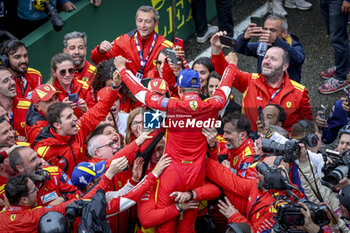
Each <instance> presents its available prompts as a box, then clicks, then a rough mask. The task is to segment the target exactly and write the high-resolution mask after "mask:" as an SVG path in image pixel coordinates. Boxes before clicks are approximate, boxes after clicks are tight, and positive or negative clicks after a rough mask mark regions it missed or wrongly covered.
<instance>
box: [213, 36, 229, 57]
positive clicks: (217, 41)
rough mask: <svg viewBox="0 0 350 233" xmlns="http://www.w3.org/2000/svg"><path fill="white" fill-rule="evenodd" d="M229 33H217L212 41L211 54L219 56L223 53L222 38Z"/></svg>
mask: <svg viewBox="0 0 350 233" xmlns="http://www.w3.org/2000/svg"><path fill="white" fill-rule="evenodd" d="M226 34H227V33H226V32H225V31H223V32H217V33H216V34H215V35H214V36H212V38H211V39H210V45H211V54H214V55H219V54H220V53H221V51H222V44H221V43H220V36H222V35H226Z"/></svg>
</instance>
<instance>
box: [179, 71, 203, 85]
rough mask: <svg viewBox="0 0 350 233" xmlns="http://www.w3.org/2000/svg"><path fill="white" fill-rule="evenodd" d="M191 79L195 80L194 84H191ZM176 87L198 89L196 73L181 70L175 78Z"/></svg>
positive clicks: (198, 79)
mask: <svg viewBox="0 0 350 233" xmlns="http://www.w3.org/2000/svg"><path fill="white" fill-rule="evenodd" d="M192 79H196V83H195V84H191V81H192ZM177 85H178V86H179V87H182V88H200V87H201V84H200V78H199V74H198V72H197V71H194V70H191V69H185V70H182V71H181V72H180V74H179V77H178V78H177Z"/></svg>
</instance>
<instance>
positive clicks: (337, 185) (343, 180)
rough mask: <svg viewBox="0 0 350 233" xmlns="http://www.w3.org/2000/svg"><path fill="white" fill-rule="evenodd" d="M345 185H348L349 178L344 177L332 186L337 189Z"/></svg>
mask: <svg viewBox="0 0 350 233" xmlns="http://www.w3.org/2000/svg"><path fill="white" fill-rule="evenodd" d="M347 185H350V180H349V179H348V178H347V177H344V178H343V179H342V180H340V181H339V183H338V184H336V185H334V188H335V189H336V190H337V191H339V190H341V189H342V188H344V187H345V186H347Z"/></svg>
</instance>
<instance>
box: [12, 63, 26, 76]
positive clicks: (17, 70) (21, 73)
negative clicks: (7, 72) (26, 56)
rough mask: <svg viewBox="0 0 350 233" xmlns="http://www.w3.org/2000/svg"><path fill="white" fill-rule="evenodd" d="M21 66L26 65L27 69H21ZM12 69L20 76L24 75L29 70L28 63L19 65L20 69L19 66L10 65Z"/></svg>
mask: <svg viewBox="0 0 350 233" xmlns="http://www.w3.org/2000/svg"><path fill="white" fill-rule="evenodd" d="M21 65H26V68H25V69H20V68H19V67H20V66H21ZM10 69H11V70H13V71H14V72H16V73H17V74H19V75H23V74H24V73H25V72H27V70H28V63H25V62H23V63H21V64H19V65H18V67H17V66H13V65H11V64H10Z"/></svg>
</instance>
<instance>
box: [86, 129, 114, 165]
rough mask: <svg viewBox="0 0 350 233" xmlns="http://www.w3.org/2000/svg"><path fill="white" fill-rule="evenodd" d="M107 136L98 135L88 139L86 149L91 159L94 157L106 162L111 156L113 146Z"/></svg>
mask: <svg viewBox="0 0 350 233" xmlns="http://www.w3.org/2000/svg"><path fill="white" fill-rule="evenodd" d="M114 143H115V142H113V141H112V139H110V138H109V137H108V136H106V135H103V134H98V135H95V136H93V137H92V138H90V140H89V142H88V145H87V149H88V153H89V155H90V156H91V157H96V158H97V159H103V160H107V159H110V158H112V156H113V144H114Z"/></svg>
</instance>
